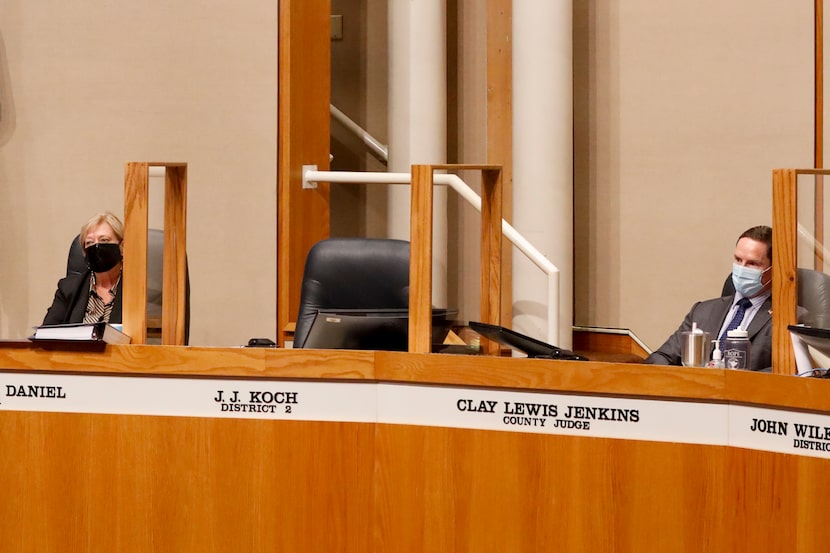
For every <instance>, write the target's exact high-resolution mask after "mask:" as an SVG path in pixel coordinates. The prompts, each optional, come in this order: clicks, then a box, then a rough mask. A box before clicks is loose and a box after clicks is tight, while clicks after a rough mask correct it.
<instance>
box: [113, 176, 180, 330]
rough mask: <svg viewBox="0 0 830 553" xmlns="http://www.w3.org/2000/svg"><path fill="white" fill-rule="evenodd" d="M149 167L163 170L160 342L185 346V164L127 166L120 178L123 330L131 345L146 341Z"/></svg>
mask: <svg viewBox="0 0 830 553" xmlns="http://www.w3.org/2000/svg"><path fill="white" fill-rule="evenodd" d="M150 167H164V168H165V185H164V283H163V287H162V297H163V298H164V300H163V301H164V305H163V308H162V309H163V311H162V319H161V329H162V330H161V332H162V335H161V338H162V344H165V345H184V336H185V295H186V278H187V276H186V270H187V269H186V254H185V250H186V239H187V232H186V227H187V164H186V163H164V162H131V163H127V165H126V168H125V175H124V272H123V278H124V284H125V286H124V297H123V300H122V305H123V317H122V322H123V325H124V332H125V333H126V334H128V335H129V336H130V337H131V338H132V343H133V344H146V343H147V226H148V207H147V206H148V197H149V176H150V170H149V168H150Z"/></svg>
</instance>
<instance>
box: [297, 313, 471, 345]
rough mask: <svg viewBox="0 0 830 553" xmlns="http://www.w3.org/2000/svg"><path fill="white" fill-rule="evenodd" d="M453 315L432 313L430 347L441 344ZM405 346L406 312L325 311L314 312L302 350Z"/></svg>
mask: <svg viewBox="0 0 830 553" xmlns="http://www.w3.org/2000/svg"><path fill="white" fill-rule="evenodd" d="M456 313H457V312H456V311H448V310H447V309H433V311H432V343H433V344H440V343H441V342H443V340H444V338H445V337H446V336H447V333H448V332H449V330H450V325H451V323H452V319H451V317H452V316H455V314H456ZM408 346H409V313H408V310H406V309H370V310H358V309H336V310H332V309H327V310H320V311H318V312H317V315H316V316H315V317H314V322H313V323H312V324H311V329H310V330H309V331H308V337H307V338H306V341H305V344H304V345H303V348H312V349H371V350H386V351H406V350H407V349H408Z"/></svg>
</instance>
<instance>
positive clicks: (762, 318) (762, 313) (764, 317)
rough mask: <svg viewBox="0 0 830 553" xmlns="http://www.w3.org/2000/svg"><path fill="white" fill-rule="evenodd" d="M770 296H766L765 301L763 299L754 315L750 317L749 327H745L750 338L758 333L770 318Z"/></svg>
mask: <svg viewBox="0 0 830 553" xmlns="http://www.w3.org/2000/svg"><path fill="white" fill-rule="evenodd" d="M771 311H772V296H770V297H768V298H767V299H766V301H764V303H763V305H761V308H760V309H759V310H758V312H757V313H755V316H754V317H752V322H750V323H749V328H747V329H746V330H747V334H749V338H750V340H751V339H752V337H753V336H755V335H756V334H758V332H760V330H761V329H762V328H764V327H765V326H766V325H767V324H768V323H769V322H770V320H771V319H772V312H771Z"/></svg>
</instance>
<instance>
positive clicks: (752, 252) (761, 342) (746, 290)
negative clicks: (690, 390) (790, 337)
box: [645, 226, 772, 372]
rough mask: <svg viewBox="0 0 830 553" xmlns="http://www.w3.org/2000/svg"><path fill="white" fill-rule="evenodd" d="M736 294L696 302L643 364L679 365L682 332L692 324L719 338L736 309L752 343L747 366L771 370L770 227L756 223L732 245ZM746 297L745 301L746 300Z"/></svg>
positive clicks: (689, 328) (766, 370) (733, 281)
mask: <svg viewBox="0 0 830 553" xmlns="http://www.w3.org/2000/svg"><path fill="white" fill-rule="evenodd" d="M732 283H733V284H734V285H735V294H734V295H730V296H724V297H722V298H715V299H711V300H706V301H701V302H697V303H695V304H694V305H693V306H692V309H691V310H690V311H689V313H688V314H687V315H686V318H685V319H683V322H682V323H681V324H680V327H679V328H678V329H677V331H676V332H675V333H674V334H672V335H671V336H670V337H669V339H668V340H666V342H665V343H664V344H663V345H662V346H660V347H659V348H658V349H657V351H655V352H654V353H652V354H651V355H649V356H648V358H647V359H646V360H645V362H646V363H650V364H654V365H680V364H681V359H680V357H681V353H682V332H684V331H688V330H692V323H697V327H698V328H699V329H701V330H703V331H704V332H708V333H709V334H710V335H711V336H712V338H713V339H719V338H720V337H721V336H722V335H723V334H724V333H725V331H726V327H727V326H728V325H729V323H730V322H731V321H732V320H733V318H734V317H735V314H736V313H737V312H738V311H741V310H742V311H743V312H744V313H743V318H742V320H741V323H740V328H742V329H745V330H746V331H747V332H748V334H749V340H750V342H751V343H752V346H751V351H750V369H751V370H753V371H763V372H770V371H771V369H772V229H771V228H770V227H767V226H757V227H752V228H750V229H748V230H746V231H745V232H744V233H743V234H741V236H740V237H739V238H738V242H737V243H736V245H735V259H734V262H733V263H732ZM747 300H748V301H747Z"/></svg>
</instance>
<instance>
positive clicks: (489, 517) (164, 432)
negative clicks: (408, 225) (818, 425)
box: [0, 345, 830, 553]
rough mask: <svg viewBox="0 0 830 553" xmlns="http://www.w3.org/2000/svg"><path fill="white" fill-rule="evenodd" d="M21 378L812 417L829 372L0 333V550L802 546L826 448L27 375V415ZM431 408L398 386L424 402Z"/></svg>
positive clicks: (816, 547)
mask: <svg viewBox="0 0 830 553" xmlns="http://www.w3.org/2000/svg"><path fill="white" fill-rule="evenodd" d="M21 375H22V376H23V377H24V378H25V376H26V375H45V376H46V377H47V378H51V377H55V376H60V375H75V376H85V377H86V376H106V375H109V376H115V377H118V376H123V377H136V376H138V377H163V378H165V379H166V380H167V381H169V382H170V384H171V385H173V384H175V383H176V381H177V380H179V379H188V378H190V379H194V378H195V379H199V380H200V381H204V380H205V379H208V380H209V379H216V378H230V379H234V380H235V381H238V382H243V381H245V382H253V383H255V384H257V383H258V385H262V386H266V385H269V384H270V385H275V383H276V384H277V385H279V384H280V383H282V384H284V385H291V383H297V382H341V383H344V384H348V383H361V382H369V383H370V382H380V383H391V384H394V383H397V384H404V385H406V387H407V388H409V387H411V386H419V385H427V386H428V387H430V388H431V389H434V390H437V391H441V390H447V389H450V388H452V389H454V390H457V391H456V392H455V393H456V394H458V395H459V397H468V398H476V397H477V396H479V395H481V394H486V393H495V392H498V391H500V390H501V391H524V392H534V393H541V394H544V393H550V392H556V393H561V394H565V397H573V398H579V397H580V396H581V395H583V394H592V395H595V396H597V397H602V398H605V400H606V401H613V398H620V399H622V398H629V400H632V401H638V400H661V399H662V400H668V402H667V404H668V405H669V406H670V407H669V408H672V407H671V406H681V405H685V404H692V405H694V404H696V403H699V402H706V403H711V404H713V405H717V404H718V403H722V404H725V405H741V406H758V407H765V408H773V409H778V408H780V409H790V410H792V409H795V410H803V411H805V412H809V413H812V414H818V415H824V416H830V400H828V398H829V397H830V393H828V392H830V382H826V381H823V380H818V379H806V378H792V377H783V376H777V375H762V374H755V373H749V372H744V371H724V370H707V371H702V370H699V369H692V368H689V369H687V368H682V367H677V368H674V369H673V370H671V371H667V370H665V368H664V367H653V366H637V365H628V364H626V365H616V364H609V363H596V362H582V363H580V362H567V361H551V360H535V359H505V358H496V357H480V358H472V357H468V356H453V355H433V354H410V353H395V352H354V351H330V352H323V351H308V350H297V351H291V350H264V349H256V348H232V349H230V348H229V349H223V348H193V347H190V348H170V347H164V346H153V347H149V346H134V345H129V346H108V347H107V348H106V349H105V350H103V351H94V352H84V351H59V350H58V351H56V350H43V349H40V348H37V347H33V346H31V345H25V346H17V347H15V346H0V389H2V392H3V395H2V396H0V486H1V487H2V489H3V490H4V495H5V496H6V497H7V498H15V499H14V501H11V500H8V501H3V502H0V535H2V536H3V550H4V551H5V552H7V553H19V552H23V551H42V552H49V553H51V552H59V551H60V552H62V551H119V552H122V553H134V552H135V553H137V552H142V553H147V552H163V551H179V552H183V553H189V552H196V551H200V552H202V551H209V552H219V551H228V550H241V551H257V550H262V549H273V550H281V551H343V552H352V551H355V552H357V551H361V552H378V553H380V552H386V551H395V552H410V551H411V552H421V551H423V552H427V551H494V550H506V551H514V552H519V553H522V552H536V551H551V550H557V551H563V552H571V551H574V552H575V551H597V552H602V551H668V550H671V551H678V552H686V551H688V552H698V551H799V552H804V553H811V552H818V551H824V550H825V549H826V543H827V541H828V539H830V527H828V526H827V525H826V524H824V521H823V518H824V506H825V504H826V498H827V496H828V494H830V471H828V470H827V467H828V463H830V460H828V459H827V458H816V457H808V456H802V455H793V454H785V453H773V452H768V451H759V450H754V449H744V448H740V447H731V446H722V445H705V444H693V443H676V442H672V441H671V440H669V441H648V440H631V439H612V438H605V437H601V436H590V435H578V434H576V435H567V434H563V433H559V434H537V433H531V432H522V431H518V432H515V431H504V430H495V429H494V430H482V429H465V428H458V427H443V426H435V425H429V424H428V425H425V424H388V423H385V424H384V423H372V422H344V421H337V422H335V421H320V420H302V419H298V420H263V419H257V418H250V419H245V418H220V417H192V416H190V417H187V416H146V415H133V414H120V415H109V414H89V413H83V412H81V413H68V412H61V408H60V406H61V401H62V400H61V399H60V396H61V395H64V396H66V393H63V394H60V393H58V394H51V398H49V397H48V396H49V395H50V394H44V399H41V400H40V401H41V403H40V405H41V406H42V411H41V412H37V411H31V410H29V411H23V410H21V411H9V410H8V409H9V405H10V403H11V401H12V400H13V398H11V397H8V396H9V395H10V392H9V390H8V386H7V383H8V381H9V379H10V378H11V377H12V376H21ZM105 389H106V387H105V386H102V387H101V390H102V391H101V393H104V392H103V390H105ZM23 390H24V392H23V393H26V388H25V387H24V388H23ZM12 392H14V393H18V392H17V388H16V387H14V386H12ZM69 394H70V397H69V398H68V399H67V401H68V400H71V399H72V398H71V394H72V391H70V392H69ZM56 396H57V397H56ZM31 401H38V400H34V399H31ZM573 401H574V402H578V401H579V399H574V400H573ZM434 407H435V405H434V404H433V403H429V404H423V405H416V408H417V409H422V410H423V412H424V413H426V414H428V413H429V411H430V410H431V409H433V408H434ZM563 411H564V407H563ZM667 422H668V423H670V422H671V421H667ZM678 422H679V421H678ZM700 424H706V423H705V422H704V421H701V422H700ZM770 427H772V425H770ZM767 431H768V430H767Z"/></svg>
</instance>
